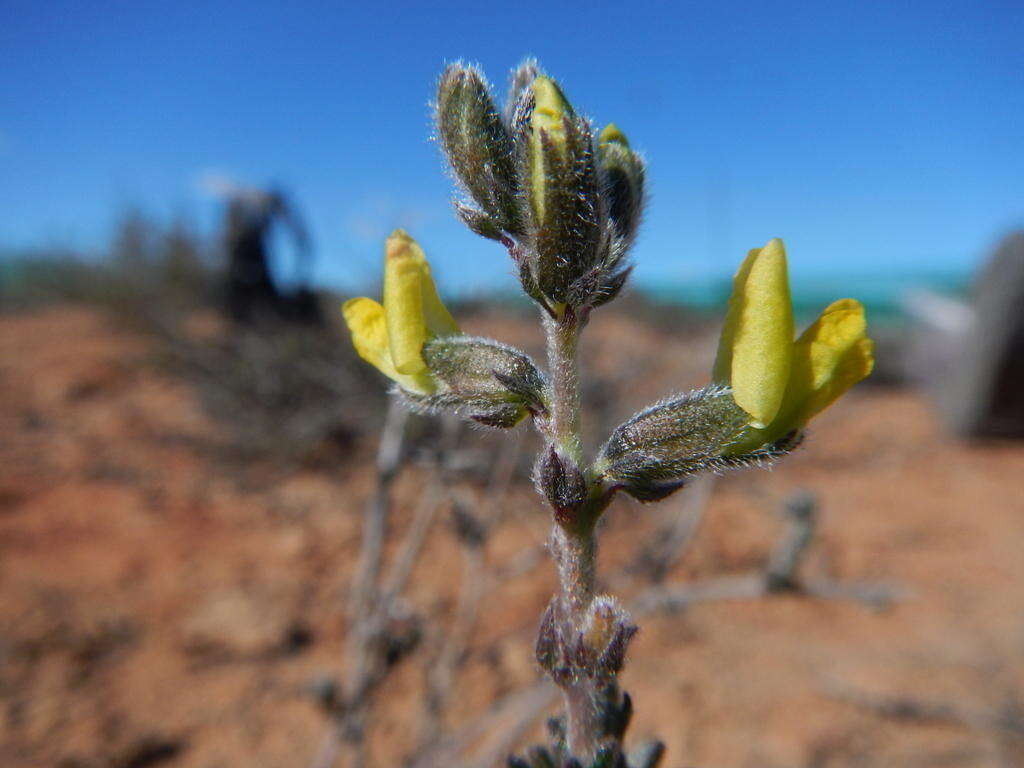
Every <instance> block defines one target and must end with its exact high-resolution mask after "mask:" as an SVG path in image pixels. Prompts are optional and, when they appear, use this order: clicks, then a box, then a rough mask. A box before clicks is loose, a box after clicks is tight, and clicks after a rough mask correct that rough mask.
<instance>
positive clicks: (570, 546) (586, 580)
mask: <svg viewBox="0 0 1024 768" xmlns="http://www.w3.org/2000/svg"><path fill="white" fill-rule="evenodd" d="M544 329H545V332H546V335H547V352H548V367H549V370H550V374H551V390H552V396H551V398H552V402H551V423H550V437H551V440H552V442H553V443H554V444H555V447H556V449H557V450H558V451H559V452H560V453H561V454H563V455H564V456H565V457H566V458H568V459H571V460H572V461H574V462H576V464H577V465H579V466H581V467H582V465H583V440H582V436H581V431H580V392H579V376H578V363H577V343H578V341H579V333H580V329H581V324H580V323H579V322H578V321H577V319H576V318H575V317H574V316H573V315H572V314H571V313H567V314H566V315H564V316H563V317H561V318H560V319H555V318H552V317H548V316H545V317H544ZM551 549H552V554H553V555H554V557H555V562H556V564H557V567H558V582H559V601H560V602H561V605H562V611H561V614H562V617H563V621H562V622H561V626H560V627H559V631H560V632H561V633H562V634H563V638H564V639H565V640H566V641H573V640H574V638H575V637H577V636H578V635H579V633H580V632H581V631H582V629H583V627H584V626H585V624H586V621H587V615H588V613H589V610H590V608H591V605H592V603H593V600H594V592H595V560H596V555H597V542H596V539H595V537H594V523H593V520H591V519H589V516H588V519H584V520H580V521H578V524H577V525H572V526H562V525H559V524H558V523H555V525H554V528H553V530H552V533H551ZM563 694H564V700H565V714H566V739H567V741H568V744H567V746H568V748H569V751H570V753H571V754H572V755H574V756H575V757H577V758H578V759H581V760H583V761H584V764H587V763H589V762H590V761H592V760H593V759H594V758H595V757H596V755H597V750H598V749H599V747H600V746H601V738H602V729H601V713H600V711H599V696H598V695H597V691H596V690H595V689H594V682H593V680H592V679H590V678H589V677H586V676H580V677H579V678H578V679H574V680H572V681H570V682H568V683H567V684H565V685H563Z"/></svg>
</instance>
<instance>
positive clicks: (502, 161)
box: [437, 64, 520, 239]
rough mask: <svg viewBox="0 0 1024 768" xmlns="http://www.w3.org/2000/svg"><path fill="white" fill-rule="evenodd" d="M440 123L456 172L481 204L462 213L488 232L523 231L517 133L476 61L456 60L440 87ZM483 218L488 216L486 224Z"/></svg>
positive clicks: (473, 225)
mask: <svg viewBox="0 0 1024 768" xmlns="http://www.w3.org/2000/svg"><path fill="white" fill-rule="evenodd" d="M437 128H438V135H439V137H440V139H441V146H442V147H443V148H444V151H445V155H446V156H447V157H448V161H449V162H450V163H451V166H452V170H453V171H454V172H455V175H456V177H457V178H458V180H459V181H460V182H461V183H462V186H463V187H465V189H466V191H467V192H468V193H469V195H470V197H472V198H473V200H474V201H475V202H476V204H477V205H478V206H479V207H480V211H478V212H477V213H478V214H479V216H477V217H468V216H467V215H465V214H463V213H462V212H461V211H460V216H461V218H462V219H463V220H464V221H466V222H467V224H469V226H470V228H471V229H472V230H473V231H474V232H476V233H478V234H481V235H484V236H485V237H490V238H492V239H499V238H500V236H501V233H502V232H503V231H505V232H511V233H517V232H519V231H520V224H519V214H518V206H517V202H516V185H517V181H516V174H515V163H514V158H513V147H512V139H511V137H510V136H509V133H508V130H507V128H506V126H505V123H504V121H503V120H502V117H501V115H500V114H499V112H498V109H497V107H496V106H495V104H494V100H493V99H492V98H491V94H490V92H489V90H488V87H487V83H486V81H485V80H484V78H483V75H481V74H480V72H479V71H478V70H477V69H475V68H474V67H467V66H465V65H463V64H451V65H449V66H448V68H447V69H445V71H444V74H443V75H441V80H440V82H439V83H438V89H437ZM482 219H485V220H487V221H488V223H487V224H485V223H484V222H483V221H482Z"/></svg>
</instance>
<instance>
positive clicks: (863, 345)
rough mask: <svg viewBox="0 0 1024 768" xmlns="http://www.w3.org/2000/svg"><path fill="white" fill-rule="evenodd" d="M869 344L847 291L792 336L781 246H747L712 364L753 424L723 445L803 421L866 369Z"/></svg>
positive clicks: (765, 437) (764, 439) (754, 442)
mask: <svg viewBox="0 0 1024 768" xmlns="http://www.w3.org/2000/svg"><path fill="white" fill-rule="evenodd" d="M873 348H874V344H873V342H872V341H871V339H870V338H868V336H867V323H866V321H865V319H864V307H863V306H862V305H861V303H860V302H858V301H855V300H854V299H840V300H839V301H836V302H833V303H832V304H830V305H829V306H828V307H826V308H825V311H824V312H822V313H821V316H820V317H819V318H818V319H817V320H816V321H815V322H814V323H813V324H812V325H811V326H810V327H809V328H808V329H807V330H806V331H804V332H803V334H801V336H800V338H798V339H797V340H796V341H795V342H794V341H793V303H792V299H791V298H790V293H789V278H788V275H787V268H786V250H785V246H783V244H782V241H781V240H778V239H775V240H771V241H770V242H769V243H768V244H767V245H766V246H765V247H764V248H760V249H754V250H752V251H750V253H749V254H748V255H747V258H746V260H744V262H743V264H742V265H741V266H740V268H739V271H738V272H737V273H736V277H735V278H734V280H733V292H732V296H731V297H730V298H729V310H728V313H727V314H726V319H725V327H724V328H723V329H722V337H721V340H720V341H719V346H718V357H717V359H716V360H715V367H714V372H713V378H714V379H715V381H716V382H719V383H722V384H728V385H730V386H731V387H732V393H733V399H734V400H735V401H736V404H737V405H739V406H740V407H741V408H742V409H743V410H744V411H746V413H747V414H748V415H749V416H750V426H751V428H752V429H751V430H750V431H748V433H747V434H746V435H745V436H744V438H743V439H742V440H741V441H740V443H739V444H737V445H735V446H733V447H732V448H731V449H730V450H729V453H743V452H746V451H750V450H754V449H755V448H757V447H759V446H761V445H764V444H766V443H771V442H774V441H775V440H778V439H780V438H782V437H784V436H785V435H787V434H789V433H790V432H792V431H793V430H795V429H799V428H800V427H802V426H804V425H805V424H806V423H807V422H808V421H809V420H810V419H811V418H812V417H813V416H815V415H817V414H818V413H820V412H821V411H823V410H824V409H825V408H827V407H828V406H829V405H831V404H832V403H833V402H834V401H835V400H836V399H837V398H838V397H839V396H840V395H842V394H843V393H844V392H846V391H847V390H848V389H849V388H850V387H852V386H853V385H854V384H856V383H857V382H858V381H860V380H861V379H863V378H864V377H866V376H867V375H868V374H869V373H871V369H872V368H873V367H874V356H873Z"/></svg>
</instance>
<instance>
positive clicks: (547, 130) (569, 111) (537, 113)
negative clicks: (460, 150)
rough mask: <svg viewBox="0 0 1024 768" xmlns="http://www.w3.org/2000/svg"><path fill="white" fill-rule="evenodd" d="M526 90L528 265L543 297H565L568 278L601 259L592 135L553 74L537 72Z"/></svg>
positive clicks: (602, 228)
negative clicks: (529, 104) (528, 108)
mask: <svg viewBox="0 0 1024 768" xmlns="http://www.w3.org/2000/svg"><path fill="white" fill-rule="evenodd" d="M530 91H531V95H532V100H533V104H532V111H531V112H530V119H529V123H528V125H526V126H524V136H523V137H521V138H520V141H522V142H525V146H526V149H525V153H524V155H525V156H523V157H522V158H521V163H522V166H523V167H522V173H523V175H524V177H525V178H524V182H523V186H524V187H525V188H526V189H527V191H528V196H529V201H530V205H529V209H530V214H531V218H532V220H531V226H530V227H529V243H528V245H529V248H528V250H529V254H530V255H529V259H530V264H529V268H530V271H531V277H532V280H533V281H534V282H535V283H536V285H537V287H538V288H539V289H540V291H541V292H542V293H543V294H544V295H545V296H547V297H548V299H550V300H551V301H553V302H555V303H565V302H566V301H567V299H568V297H569V294H570V291H571V287H572V284H573V282H574V281H575V280H577V279H578V278H579V277H580V276H582V275H584V274H585V273H586V272H587V271H588V270H590V269H592V268H593V267H594V265H596V264H598V263H600V262H601V261H602V253H601V250H600V246H601V242H602V236H603V235H604V231H605V226H604V224H605V218H604V205H603V202H602V201H601V199H600V198H599V190H600V184H599V182H598V175H597V164H596V159H595V157H594V149H593V136H592V134H591V131H590V126H589V125H588V124H587V122H586V121H585V120H583V119H582V118H580V117H578V116H577V115H576V113H575V112H574V111H573V108H572V106H571V105H570V104H569V102H568V101H567V100H566V98H565V96H564V94H563V93H562V91H561V89H560V88H559V87H558V85H557V83H555V81H554V80H552V79H551V78H549V77H544V76H540V77H537V78H536V79H535V80H534V81H533V85H532V86H531V89H530Z"/></svg>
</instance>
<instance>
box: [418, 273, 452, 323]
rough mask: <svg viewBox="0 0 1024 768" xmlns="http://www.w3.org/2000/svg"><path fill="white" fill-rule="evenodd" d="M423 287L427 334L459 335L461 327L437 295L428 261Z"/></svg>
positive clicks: (424, 317)
mask: <svg viewBox="0 0 1024 768" xmlns="http://www.w3.org/2000/svg"><path fill="white" fill-rule="evenodd" d="M421 287H422V295H423V320H424V322H425V323H426V325H427V332H428V333H429V334H430V335H431V336H451V335H452V334H456V333H458V332H459V325H458V323H456V322H455V318H454V317H452V315H451V312H449V311H448V307H446V306H445V305H444V304H443V303H442V301H441V297H440V296H438V295H437V286H436V285H434V278H433V277H431V275H430V265H429V264H428V263H426V261H424V262H423V282H422V283H421Z"/></svg>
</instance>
